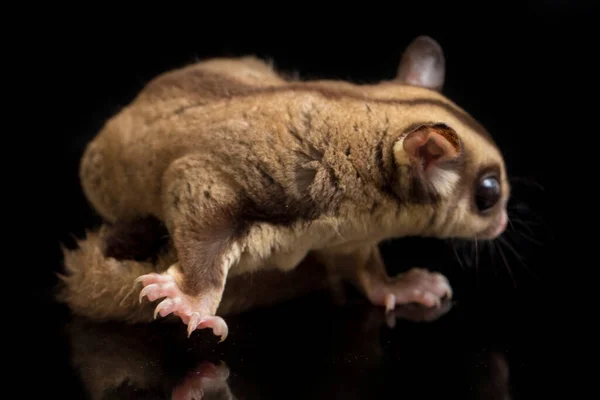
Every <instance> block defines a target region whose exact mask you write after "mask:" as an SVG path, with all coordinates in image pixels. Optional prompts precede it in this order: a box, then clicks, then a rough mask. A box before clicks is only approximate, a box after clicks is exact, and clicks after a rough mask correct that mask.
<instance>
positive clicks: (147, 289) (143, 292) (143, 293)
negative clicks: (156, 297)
mask: <svg viewBox="0 0 600 400" xmlns="http://www.w3.org/2000/svg"><path fill="white" fill-rule="evenodd" d="M155 289H158V285H157V284H156V283H153V284H151V285H148V286H146V287H145V288H143V289H142V290H141V291H140V298H139V301H140V304H141V303H142V299H143V298H144V296H146V295H148V293H149V292H152V291H153V290H155Z"/></svg>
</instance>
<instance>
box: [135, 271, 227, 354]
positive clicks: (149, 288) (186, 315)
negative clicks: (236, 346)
mask: <svg viewBox="0 0 600 400" xmlns="http://www.w3.org/2000/svg"><path fill="white" fill-rule="evenodd" d="M138 282H141V283H142V285H143V286H144V288H143V289H142V290H141V291H140V303H141V302H142V300H143V298H144V296H146V297H148V300H149V301H155V300H157V299H160V298H164V297H166V298H165V299H164V300H163V301H161V302H160V303H159V304H158V305H157V306H156V309H155V310H154V318H155V319H156V317H157V315H160V316H161V317H166V316H167V315H169V314H171V313H172V314H174V315H177V316H178V317H179V318H181V320H182V321H183V323H184V324H186V325H187V327H188V328H187V333H188V337H189V336H190V335H191V334H192V332H193V331H194V330H196V329H204V328H211V329H212V330H213V333H214V334H215V335H217V336H220V337H221V339H220V340H219V342H222V341H223V340H225V338H226V337H227V334H228V327H227V324H226V323H225V321H224V320H223V318H221V317H218V316H215V315H210V312H209V310H210V308H211V307H210V305H211V303H212V302H211V300H212V299H210V296H209V295H202V296H199V297H192V296H188V295H186V294H185V293H183V292H182V291H181V289H180V288H179V286H178V285H177V282H176V281H175V278H174V277H173V275H171V274H169V273H165V274H157V273H151V274H147V275H142V276H140V277H138V278H137V279H136V280H135V283H138Z"/></svg>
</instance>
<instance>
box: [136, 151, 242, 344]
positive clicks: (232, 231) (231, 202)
mask: <svg viewBox="0 0 600 400" xmlns="http://www.w3.org/2000/svg"><path fill="white" fill-rule="evenodd" d="M240 193H241V192H240V191H239V189H237V188H236V187H235V185H234V184H233V183H232V182H231V181H229V180H228V177H227V176H226V175H224V174H222V173H220V172H219V171H218V170H217V169H216V168H215V167H208V166H207V163H205V162H203V161H202V159H201V158H199V157H193V156H190V157H185V158H182V159H180V160H177V161H175V162H174V163H173V165H171V167H170V168H169V169H168V170H167V171H166V173H165V175H164V179H163V207H164V213H165V221H166V224H167V228H168V229H169V233H170V235H171V237H172V240H173V244H174V246H175V249H176V251H177V259H178V262H177V263H176V264H174V265H172V266H171V267H170V268H169V269H168V270H167V271H166V272H164V273H162V274H156V273H154V274H147V275H142V276H140V277H139V278H138V279H137V281H136V282H142V284H143V286H144V288H143V289H142V291H141V293H140V301H141V299H142V298H143V297H144V296H147V297H148V299H149V300H150V301H154V300H157V299H160V298H165V299H164V300H162V302H160V303H159V304H158V306H157V307H156V309H155V318H156V316H157V315H158V314H160V315H161V316H163V317H164V316H167V315H169V314H171V313H172V314H174V315H176V316H178V317H179V318H180V319H181V320H182V321H183V323H185V324H186V325H187V327H188V328H187V331H188V336H189V335H191V333H192V332H193V331H194V330H196V329H204V328H212V330H213V333H214V334H215V335H218V336H220V337H221V340H220V341H223V340H225V338H226V337H227V334H228V327H227V324H226V323H225V321H224V320H223V319H222V318H221V317H219V316H217V315H216V312H217V309H218V307H219V304H220V302H221V298H222V296H223V291H224V289H225V283H226V280H227V274H228V271H229V268H230V267H231V266H232V264H233V263H235V262H237V259H238V257H239V251H238V249H239V247H237V244H238V243H239V242H238V241H237V240H238V239H239V234H240V225H239V221H240V219H239V218H238V217H239V215H238V211H239V209H240V208H239V204H240V202H239V195H240Z"/></svg>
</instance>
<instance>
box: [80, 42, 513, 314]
mask: <svg viewBox="0 0 600 400" xmlns="http://www.w3.org/2000/svg"><path fill="white" fill-rule="evenodd" d="M415 43H416V44H413V45H412V46H409V49H408V50H407V52H408V53H405V55H404V57H403V60H404V61H403V62H404V63H413V62H414V64H411V65H401V67H400V69H399V71H400V73H399V75H398V77H397V78H396V79H395V80H392V81H385V82H381V83H379V84H373V85H356V84H352V83H349V82H342V81H311V82H296V81H289V80H286V79H285V78H284V77H283V76H281V75H279V74H278V73H277V72H276V71H274V70H273V68H272V67H271V66H269V65H267V64H266V63H264V62H262V61H260V60H258V59H255V58H252V57H243V58H237V59H224V58H222V59H212V60H207V61H202V62H199V63H196V64H193V65H190V66H187V67H184V68H180V69H178V70H175V71H170V72H167V73H165V74H163V75H161V76H159V77H157V78H156V79H154V80H153V81H152V82H150V83H149V84H148V85H147V86H146V88H144V89H143V90H142V92H141V93H140V94H139V95H138V96H137V97H136V98H135V99H134V101H133V102H132V103H131V104H130V105H128V106H127V107H125V108H124V109H123V110H122V111H121V112H120V113H118V114H117V115H115V116H114V117H113V118H112V119H111V120H109V121H108V122H107V123H106V125H105V126H104V127H103V129H102V131H101V132H100V133H99V135H98V136H97V137H96V138H95V139H94V140H93V141H92V142H91V143H90V144H89V145H88V147H87V149H86V151H85V153H84V155H83V158H82V162H81V170H80V174H81V180H82V185H83V188H84V191H85V194H86V195H87V197H88V199H89V200H90V202H91V204H92V205H93V206H94V207H95V209H96V210H97V211H98V212H99V213H100V214H101V215H102V216H103V217H104V218H105V219H106V220H107V221H108V222H111V223H114V222H116V221H120V220H130V219H135V218H139V217H140V216H146V215H150V216H153V217H155V218H157V219H158V220H160V221H162V222H164V224H165V226H166V227H167V230H168V232H169V233H170V236H171V238H172V240H173V243H174V249H175V250H176V253H177V257H176V260H175V259H174V260H173V266H174V268H176V270H177V271H178V272H177V273H176V275H177V277H178V278H177V279H178V280H179V282H178V283H179V286H180V287H181V288H182V289H183V290H184V291H185V292H186V293H187V294H189V295H191V296H203V295H208V294H209V295H210V297H211V306H210V310H208V312H209V313H213V312H216V309H217V307H218V305H219V302H221V301H222V299H221V294H222V292H223V290H225V288H226V286H227V285H228V283H227V282H228V279H229V278H232V277H235V276H238V275H241V274H243V273H246V272H250V271H258V270H263V269H269V268H276V269H279V270H282V271H289V270H293V269H295V268H296V267H297V266H298V265H299V263H300V262H301V261H302V260H303V259H304V258H305V256H306V255H307V254H310V253H316V254H319V253H322V254H321V256H322V257H324V255H325V254H333V252H337V251H339V252H342V253H346V252H350V253H352V252H354V253H356V254H359V253H361V251H362V250H361V249H363V248H365V246H366V248H369V249H370V248H372V247H373V246H375V245H376V244H377V243H379V242H380V241H381V240H384V239H388V238H393V237H401V236H407V235H421V236H435V237H450V236H455V237H463V238H475V237H477V236H478V235H479V236H480V237H481V236H482V235H485V233H486V232H491V231H493V228H494V227H495V226H497V225H499V224H500V221H501V218H500V217H501V214H502V211H503V209H504V207H505V204H506V199H507V197H508V194H509V187H508V183H507V181H506V175H505V172H504V164H503V159H502V155H501V154H500V152H499V150H498V148H497V147H496V146H495V144H494V142H493V140H492V139H491V136H490V135H489V133H488V132H487V131H486V130H485V129H484V128H482V127H481V125H480V124H478V123H477V122H476V121H475V120H474V119H473V118H472V117H471V116H470V115H468V113H466V112H465V111H464V110H462V109H461V108H460V107H458V106H457V105H456V104H454V103H452V102H451V101H450V100H449V99H447V98H446V97H445V96H443V95H442V94H441V93H440V92H439V89H440V88H441V86H440V83H441V81H440V79H439V78H440V77H441V76H443V70H442V71H440V70H436V71H433V72H435V74H431V73H428V71H426V70H423V68H427V65H429V64H427V63H423V62H422V61H423V60H426V58H427V57H429V56H428V54H433V55H435V57H436V59H437V61H436V64H435V65H436V66H437V67H435V68H440V66H443V64H444V63H443V62H441V61H443V56H442V55H441V53H437V52H438V51H439V49H437V47H436V44H435V42H432V41H431V40H429V39H423V38H421V39H418V40H417V41H416V42H415ZM436 49H437V50H436ZM429 72H431V71H429ZM428 79H429V80H428ZM432 89H435V90H432ZM416 126H423V127H427V128H428V129H434V130H437V131H438V132H439V134H440V135H441V136H443V137H444V138H446V140H449V142H450V143H451V145H452V146H454V148H460V150H461V151H460V153H459V156H458V157H455V158H454V159H452V160H450V161H448V162H443V163H440V165H439V166H438V167H437V168H434V169H432V170H431V171H433V172H431V171H429V172H426V171H424V170H422V168H421V167H420V160H419V156H415V155H413V154H408V153H407V150H406V148H405V145H404V140H406V138H407V137H410V135H411V131H413V130H414V128H415V127H416ZM424 156H426V155H423V157H424ZM490 165H492V166H494V168H496V169H497V170H498V171H499V172H498V179H499V181H500V182H501V186H502V192H503V199H502V201H500V202H499V203H498V205H497V206H496V207H495V208H494V209H493V210H492V212H488V213H479V212H477V210H475V209H474V208H473V201H474V200H473V190H474V188H475V184H476V182H477V181H476V179H477V178H478V176H479V174H480V171H481V169H482V168H483V167H486V168H487V167H488V166H490ZM450 210H451V211H452V212H449V211H450ZM332 257H333V255H332ZM330 264H331V263H330ZM140 265H141V264H140ZM356 268H358V269H360V268H365V266H364V265H357V266H356ZM226 283H227V285H226Z"/></svg>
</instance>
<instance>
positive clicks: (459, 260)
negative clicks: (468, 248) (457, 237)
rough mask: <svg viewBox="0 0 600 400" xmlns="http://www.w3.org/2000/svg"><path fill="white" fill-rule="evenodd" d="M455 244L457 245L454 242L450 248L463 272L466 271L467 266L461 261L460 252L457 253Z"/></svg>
mask: <svg viewBox="0 0 600 400" xmlns="http://www.w3.org/2000/svg"><path fill="white" fill-rule="evenodd" d="M454 243H455V242H454V240H452V242H451V246H450V247H452V251H453V252H454V256H455V257H456V260H457V261H458V265H460V268H461V269H462V270H464V269H465V265H464V264H463V262H462V261H461V259H460V257H459V256H458V252H457V251H456V247H455V245H454Z"/></svg>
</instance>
